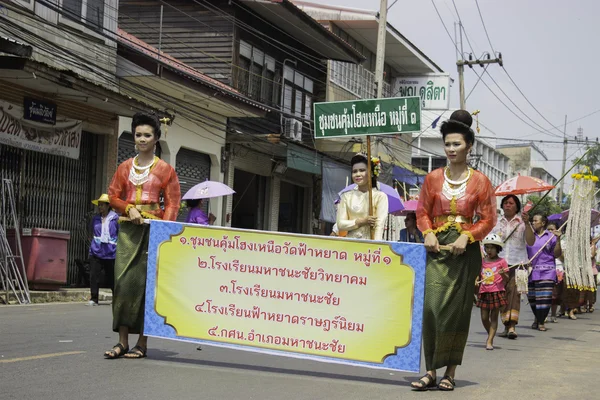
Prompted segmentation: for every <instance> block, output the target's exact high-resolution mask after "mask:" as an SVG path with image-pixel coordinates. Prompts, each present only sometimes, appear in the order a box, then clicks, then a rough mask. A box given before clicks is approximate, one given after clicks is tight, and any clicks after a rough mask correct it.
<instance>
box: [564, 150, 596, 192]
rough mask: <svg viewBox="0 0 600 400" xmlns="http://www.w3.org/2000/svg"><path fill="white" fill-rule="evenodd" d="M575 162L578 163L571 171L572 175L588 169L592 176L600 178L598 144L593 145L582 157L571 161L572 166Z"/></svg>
mask: <svg viewBox="0 0 600 400" xmlns="http://www.w3.org/2000/svg"><path fill="white" fill-rule="evenodd" d="M577 162H580V163H579V165H577V166H576V167H575V169H573V171H571V172H572V173H577V172H580V171H581V170H582V168H583V167H588V168H589V169H590V170H591V171H592V173H593V174H594V175H596V176H598V177H600V144H593V145H592V146H591V147H589V149H588V151H587V152H586V153H585V154H584V156H583V157H579V158H576V159H575V160H573V164H575V163H577ZM596 185H598V184H596Z"/></svg>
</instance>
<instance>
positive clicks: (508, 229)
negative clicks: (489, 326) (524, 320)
mask: <svg viewBox="0 0 600 400" xmlns="http://www.w3.org/2000/svg"><path fill="white" fill-rule="evenodd" d="M492 233H496V234H498V235H500V238H501V239H502V241H503V242H504V247H503V248H502V251H501V252H500V254H499V256H500V257H502V258H504V259H506V262H507V263H508V265H509V267H510V270H509V275H508V276H509V280H508V282H507V283H506V301H507V305H506V307H504V308H503V309H502V314H501V318H502V323H503V324H504V325H506V326H508V325H509V324H510V323H514V324H515V325H517V324H518V323H519V312H520V311H521V294H520V293H519V291H518V290H517V284H516V281H515V271H516V268H514V266H515V265H518V264H523V265H525V266H527V265H528V264H529V257H527V249H526V247H525V246H526V243H525V223H524V222H523V220H522V219H521V217H520V216H519V215H515V216H514V217H513V218H512V219H511V220H510V221H509V220H507V219H506V217H501V218H500V219H499V220H498V224H497V225H496V226H495V227H494V229H492ZM509 236H510V237H509Z"/></svg>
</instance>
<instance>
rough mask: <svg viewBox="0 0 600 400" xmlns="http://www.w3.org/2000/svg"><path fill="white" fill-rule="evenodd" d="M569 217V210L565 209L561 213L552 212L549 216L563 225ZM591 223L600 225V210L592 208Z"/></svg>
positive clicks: (551, 219)
mask: <svg viewBox="0 0 600 400" xmlns="http://www.w3.org/2000/svg"><path fill="white" fill-rule="evenodd" d="M568 218H569V210H565V211H563V212H561V213H560V214H552V215H551V216H549V217H548V221H555V222H558V223H560V224H561V225H562V224H564V223H565V222H567V219H568ZM590 223H591V225H592V226H596V225H600V211H597V210H594V209H592V215H591V220H590Z"/></svg>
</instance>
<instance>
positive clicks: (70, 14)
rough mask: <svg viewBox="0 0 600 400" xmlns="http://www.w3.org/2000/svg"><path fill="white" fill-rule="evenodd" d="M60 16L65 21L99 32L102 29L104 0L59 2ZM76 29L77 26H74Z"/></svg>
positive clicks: (68, 0)
mask: <svg viewBox="0 0 600 400" xmlns="http://www.w3.org/2000/svg"><path fill="white" fill-rule="evenodd" d="M60 1H61V5H62V11H61V16H62V17H64V18H66V19H67V20H71V21H75V22H76V23H77V24H79V23H83V24H84V25H85V26H86V27H88V28H90V29H93V30H96V31H101V30H103V28H104V3H105V0H60ZM75 27H77V25H75Z"/></svg>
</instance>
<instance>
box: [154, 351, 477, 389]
mask: <svg viewBox="0 0 600 400" xmlns="http://www.w3.org/2000/svg"><path fill="white" fill-rule="evenodd" d="M178 355H179V353H175V352H172V351H163V350H152V354H151V357H152V359H153V360H159V361H165V362H172V363H181V364H190V365H205V366H211V367H220V368H233V369H242V370H249V371H260V372H269V373H274V374H293V375H300V376H312V377H316V378H328V379H337V380H350V381H361V382H368V383H377V384H383V385H394V386H405V387H408V386H410V382H412V381H413V380H415V377H414V376H413V377H409V378H405V381H398V380H389V379H381V378H371V377H367V376H356V375H345V374H333V373H327V372H319V371H307V370H298V369H286V368H274V367H266V366H262V365H249V364H236V363H229V362H219V361H208V360H201V359H191V358H180V357H177V356H178ZM458 382H460V381H458ZM467 383H468V382H466V383H465V386H469V385H468V384H467ZM470 384H471V385H473V384H474V383H470Z"/></svg>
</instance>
